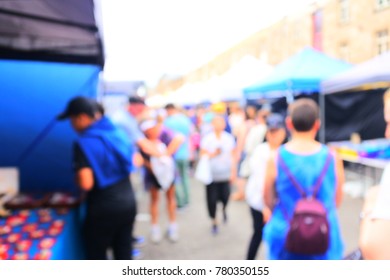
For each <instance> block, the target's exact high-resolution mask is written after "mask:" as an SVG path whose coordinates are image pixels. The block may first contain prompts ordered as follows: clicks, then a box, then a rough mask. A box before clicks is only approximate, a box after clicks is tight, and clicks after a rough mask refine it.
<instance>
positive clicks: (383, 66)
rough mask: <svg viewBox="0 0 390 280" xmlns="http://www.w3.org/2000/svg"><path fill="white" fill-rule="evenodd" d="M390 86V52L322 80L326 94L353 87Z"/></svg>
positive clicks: (322, 89) (322, 88) (323, 90)
mask: <svg viewBox="0 0 390 280" xmlns="http://www.w3.org/2000/svg"><path fill="white" fill-rule="evenodd" d="M389 86H390V52H387V53H384V54H382V55H379V56H377V57H374V58H373V59H370V60H368V61H366V62H363V63H361V64H359V65H357V66H355V67H353V68H351V69H350V70H348V71H345V72H343V73H340V74H338V75H336V76H334V77H331V78H329V79H327V80H325V81H323V82H322V87H321V92H322V93H324V94H329V93H336V92H342V91H347V90H352V89H360V90H364V89H375V88H384V87H389Z"/></svg>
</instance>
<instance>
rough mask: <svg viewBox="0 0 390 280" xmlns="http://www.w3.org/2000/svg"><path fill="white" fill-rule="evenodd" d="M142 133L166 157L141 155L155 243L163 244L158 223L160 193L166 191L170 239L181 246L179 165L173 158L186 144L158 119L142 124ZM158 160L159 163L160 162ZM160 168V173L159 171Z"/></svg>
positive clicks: (152, 236)
mask: <svg viewBox="0 0 390 280" xmlns="http://www.w3.org/2000/svg"><path fill="white" fill-rule="evenodd" d="M141 129H142V131H143V132H144V133H145V135H146V137H147V138H148V139H149V140H150V141H151V142H152V143H153V144H154V145H156V148H157V149H159V150H160V151H161V152H162V153H164V154H165V155H164V156H162V157H159V158H155V157H151V156H149V155H147V154H145V153H144V152H141V154H142V156H143V159H144V166H145V176H144V178H145V188H146V190H148V191H149V192H150V198H151V199H150V213H151V221H152V228H151V238H152V241H153V242H154V243H156V244H157V243H159V242H160V241H161V238H162V235H161V230H160V225H159V222H158V216H159V197H160V191H161V190H162V191H164V192H165V194H166V198H167V210H168V216H169V227H168V231H167V235H168V238H169V240H170V241H172V242H177V241H178V239H179V235H178V226H177V222H176V199H175V176H176V171H175V164H174V160H173V154H174V152H175V151H176V150H177V149H178V147H179V146H180V145H181V143H182V139H181V136H180V141H178V140H177V137H176V139H175V136H174V135H173V133H172V132H170V131H168V130H167V129H165V128H163V124H162V123H159V122H157V121H156V120H154V119H150V120H146V121H144V122H142V123H141ZM156 160H157V161H156ZM156 164H157V165H158V166H156ZM156 168H158V169H159V170H156Z"/></svg>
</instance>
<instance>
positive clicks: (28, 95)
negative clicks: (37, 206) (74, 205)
mask: <svg viewBox="0 0 390 280" xmlns="http://www.w3.org/2000/svg"><path fill="white" fill-rule="evenodd" d="M99 73H100V67H99V66H96V65H83V64H73V63H72V64H69V63H52V62H38V61H15V60H0V74H1V77H2V82H1V83H0V93H1V102H0V112H1V115H2V116H1V117H0V131H1V132H2V134H1V137H0V149H1V153H0V167H18V168H19V170H20V187H21V190H22V191H42V192H52V191H74V190H77V188H76V186H75V184H74V179H73V171H72V158H71V154H72V141H73V140H74V139H75V137H76V134H75V133H74V132H73V130H72V129H71V126H70V123H69V122H58V121H56V116H57V115H58V113H59V112H62V111H63V110H64V108H65V106H66V103H67V102H68V100H69V99H71V98H72V97H74V96H76V95H85V96H89V97H95V96H96V88H97V83H98V80H99Z"/></svg>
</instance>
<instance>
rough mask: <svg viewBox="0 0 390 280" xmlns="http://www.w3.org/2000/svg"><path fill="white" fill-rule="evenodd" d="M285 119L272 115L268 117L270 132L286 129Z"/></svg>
mask: <svg viewBox="0 0 390 280" xmlns="http://www.w3.org/2000/svg"><path fill="white" fill-rule="evenodd" d="M284 127H285V126H284V118H283V116H282V115H280V114H275V113H274V114H271V115H269V116H268V117H267V128H268V129H269V130H274V129H279V128H284Z"/></svg>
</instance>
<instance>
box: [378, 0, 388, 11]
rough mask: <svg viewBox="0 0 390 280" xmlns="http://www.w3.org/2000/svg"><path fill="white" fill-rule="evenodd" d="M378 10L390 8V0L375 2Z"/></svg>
mask: <svg viewBox="0 0 390 280" xmlns="http://www.w3.org/2000/svg"><path fill="white" fill-rule="evenodd" d="M375 1H376V8H377V9H378V10H380V9H384V8H387V7H390V0H375Z"/></svg>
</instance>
